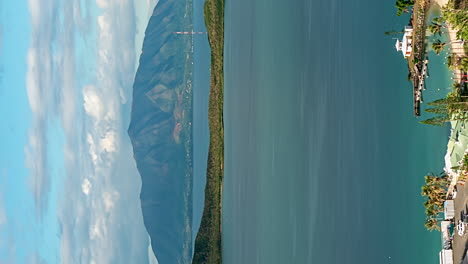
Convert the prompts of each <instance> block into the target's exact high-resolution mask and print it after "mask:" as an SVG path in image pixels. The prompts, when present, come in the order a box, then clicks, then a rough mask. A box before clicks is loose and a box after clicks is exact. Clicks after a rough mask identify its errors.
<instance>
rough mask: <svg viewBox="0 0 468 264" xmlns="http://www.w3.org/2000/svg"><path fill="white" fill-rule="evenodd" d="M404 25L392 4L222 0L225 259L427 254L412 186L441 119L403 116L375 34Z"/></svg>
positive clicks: (427, 167)
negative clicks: (429, 122) (431, 122)
mask: <svg viewBox="0 0 468 264" xmlns="http://www.w3.org/2000/svg"><path fill="white" fill-rule="evenodd" d="M406 22H407V20H406V18H401V17H400V18H399V17H396V16H395V15H394V8H393V1H371V0H363V1H344V0H341V1H338V0H331V1H318V0H292V1H280V0H237V1H230V0H228V1H227V2H226V20H225V29H226V31H225V119H224V121H225V162H226V164H225V173H226V174H225V185H224V200H223V259H224V263H227V264H230V263H233V264H234V263H235V264H238V263H249V264H250V263H327V264H328V263H363V264H364V263H372V264H375V263H399V264H402V263H412V264H414V263H438V251H439V250H440V237H439V233H437V232H433V233H430V232H427V231H426V230H425V229H424V225H423V224H424V208H423V206H422V203H423V199H422V197H421V196H420V194H419V193H420V187H421V185H422V184H423V176H424V174H425V173H427V172H430V171H433V172H439V171H441V169H442V167H443V156H444V154H445V149H446V144H447V139H448V128H447V127H445V128H436V127H428V126H423V125H421V124H419V123H418V121H419V119H415V118H414V117H413V113H412V90H411V86H410V84H409V83H408V82H407V80H406V75H407V68H406V64H405V62H404V60H403V58H402V56H401V54H399V53H397V52H396V51H395V49H394V40H392V39H391V37H388V36H385V35H384V34H383V32H384V31H387V30H390V29H397V28H401V27H403V26H404V25H405V24H406ZM431 56H432V55H431ZM438 59H442V58H440V57H438V58H432V57H431V61H436V60H438ZM430 71H431V77H430V83H429V85H428V86H429V87H428V90H427V91H426V93H425V98H424V99H425V101H426V102H429V101H431V100H433V99H434V98H437V97H440V96H443V94H444V93H445V92H444V91H438V90H437V88H436V87H440V86H447V83H445V79H443V78H446V75H447V72H446V70H445V69H443V68H441V67H438V66H431V68H430ZM437 76H442V77H443V78H442V79H437ZM444 76H445V77H444ZM447 87H448V86H447ZM389 256H390V257H391V261H390V262H389Z"/></svg>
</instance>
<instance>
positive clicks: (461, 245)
mask: <svg viewBox="0 0 468 264" xmlns="http://www.w3.org/2000/svg"><path fill="white" fill-rule="evenodd" d="M432 1H433V3H435V4H436V5H437V8H439V9H442V8H443V7H444V6H446V5H447V4H448V2H449V0H432ZM446 25H447V27H446V34H447V38H448V39H447V42H448V46H449V51H451V54H452V55H455V56H456V57H464V56H465V51H464V47H463V43H462V42H461V41H459V40H458V39H457V31H456V30H454V28H453V27H452V25H450V24H449V23H446ZM451 71H452V73H453V77H452V80H453V81H456V82H461V80H462V78H461V75H462V72H461V71H460V70H459V69H457V68H455V69H453V70H451ZM450 85H451V84H450ZM450 128H451V129H450V131H451V132H450V137H449V141H448V143H447V153H446V154H445V157H444V160H445V168H444V170H445V172H446V174H447V175H448V176H449V182H450V184H449V186H448V188H447V199H453V201H454V210H455V217H454V219H453V220H454V222H455V223H457V222H458V221H459V220H460V215H461V214H463V212H465V211H466V205H467V203H468V185H465V184H464V182H463V181H461V180H460V181H459V177H460V175H459V173H458V171H456V170H453V169H452V168H453V167H454V166H459V165H460V161H461V160H462V159H463V156H464V155H465V153H466V152H467V150H468V149H467V148H466V146H467V145H468V128H467V127H466V125H465V121H463V120H456V121H451V122H450ZM455 190H456V191H455ZM454 194H455V195H454ZM449 197H450V198H449ZM467 243H468V236H467V234H464V235H463V236H459V235H455V234H454V236H453V241H452V248H453V261H454V263H460V262H461V261H463V259H464V258H466V249H467Z"/></svg>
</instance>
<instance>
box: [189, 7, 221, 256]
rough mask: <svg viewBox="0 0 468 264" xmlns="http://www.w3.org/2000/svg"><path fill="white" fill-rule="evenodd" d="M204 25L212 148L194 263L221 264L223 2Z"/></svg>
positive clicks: (207, 15) (208, 13)
mask: <svg viewBox="0 0 468 264" xmlns="http://www.w3.org/2000/svg"><path fill="white" fill-rule="evenodd" d="M204 9H205V10H204V12H205V23H206V27H207V30H208V40H209V43H210V47H211V79H210V86H211V88H210V102H209V110H208V115H209V125H210V147H209V153H208V167H207V178H206V187H205V208H204V210H203V217H202V222H201V225H200V230H199V231H198V234H197V238H196V240H195V254H194V257H193V261H192V263H194V264H220V263H222V252H221V216H222V211H221V210H222V187H223V178H224V171H223V164H224V122H223V103H224V91H223V89H224V72H223V55H224V54H223V52H224V0H207V1H206V2H205V7H204Z"/></svg>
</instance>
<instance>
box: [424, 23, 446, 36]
mask: <svg viewBox="0 0 468 264" xmlns="http://www.w3.org/2000/svg"><path fill="white" fill-rule="evenodd" d="M427 28H428V29H429V32H431V33H432V34H433V35H435V34H439V36H442V28H444V26H443V25H441V24H439V23H434V22H432V23H431V24H430V25H429V26H427Z"/></svg>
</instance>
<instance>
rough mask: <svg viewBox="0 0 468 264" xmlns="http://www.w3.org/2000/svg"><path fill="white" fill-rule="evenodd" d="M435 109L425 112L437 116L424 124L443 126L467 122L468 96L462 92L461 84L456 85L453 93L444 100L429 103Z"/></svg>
mask: <svg viewBox="0 0 468 264" xmlns="http://www.w3.org/2000/svg"><path fill="white" fill-rule="evenodd" d="M429 105H430V106H432V107H433V108H428V109H426V110H425V111H426V112H429V113H434V114H436V116H435V117H432V118H429V119H427V120H424V121H421V123H422V124H427V125H435V126H442V125H444V124H445V123H446V122H449V121H456V120H466V119H467V118H468V96H467V94H466V92H462V89H461V84H460V83H457V82H456V83H454V84H453V91H452V92H450V93H448V94H447V96H446V97H445V98H443V99H439V100H436V101H434V102H430V103H429Z"/></svg>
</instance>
